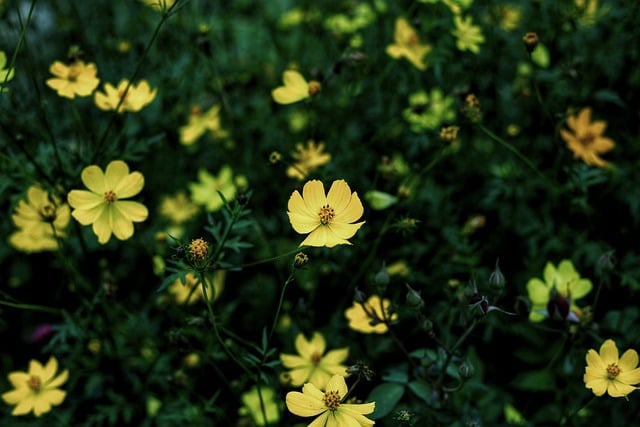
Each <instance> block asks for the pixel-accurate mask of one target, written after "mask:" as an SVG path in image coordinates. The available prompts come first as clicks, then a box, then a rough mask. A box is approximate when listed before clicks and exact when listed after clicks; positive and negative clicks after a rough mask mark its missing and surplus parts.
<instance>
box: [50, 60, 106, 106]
mask: <svg viewBox="0 0 640 427" xmlns="http://www.w3.org/2000/svg"><path fill="white" fill-rule="evenodd" d="M49 71H50V72H51V74H53V75H54V76H55V77H52V78H50V79H47V86H49V87H50V88H51V89H53V90H55V91H56V92H57V93H58V95H60V96H62V97H65V98H71V99H73V98H75V97H76V95H77V96H89V95H91V94H92V93H93V91H94V90H95V88H96V87H98V84H100V79H99V78H98V77H96V76H97V74H98V68H97V67H96V64H94V63H89V64H85V63H84V62H83V61H81V60H79V59H76V60H75V61H73V62H72V63H70V64H68V65H67V64H64V63H62V62H60V61H55V62H54V63H53V64H51V67H49Z"/></svg>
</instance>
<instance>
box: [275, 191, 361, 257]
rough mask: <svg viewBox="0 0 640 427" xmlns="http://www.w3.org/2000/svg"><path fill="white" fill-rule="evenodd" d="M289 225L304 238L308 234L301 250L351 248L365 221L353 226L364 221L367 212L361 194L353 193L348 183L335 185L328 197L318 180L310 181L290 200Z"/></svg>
mask: <svg viewBox="0 0 640 427" xmlns="http://www.w3.org/2000/svg"><path fill="white" fill-rule="evenodd" d="M288 208H289V211H288V212H287V214H288V215H289V222H291V226H292V227H293V229H294V230H295V231H296V232H298V233H300V234H307V233H309V235H308V236H307V238H306V239H304V240H303V241H302V243H300V246H305V245H307V246H327V247H329V248H332V247H334V246H335V245H350V244H351V243H350V242H349V241H348V240H347V239H350V238H351V237H353V236H354V235H355V234H356V232H357V231H358V229H360V227H362V224H364V223H365V221H362V222H358V223H355V224H353V222H355V221H357V220H358V219H360V217H362V214H363V213H364V208H363V207H362V202H361V201H360V198H359V197H358V193H356V192H354V193H351V189H350V188H349V185H348V184H347V183H346V182H345V181H344V180H342V179H341V180H337V181H333V184H331V188H330V189H329V193H328V194H327V195H326V196H325V193H324V185H323V184H322V182H320V181H317V180H312V181H307V183H306V184H304V187H303V188H302V196H301V195H300V193H299V192H298V190H296V191H294V192H293V194H292V195H291V197H290V198H289V204H288Z"/></svg>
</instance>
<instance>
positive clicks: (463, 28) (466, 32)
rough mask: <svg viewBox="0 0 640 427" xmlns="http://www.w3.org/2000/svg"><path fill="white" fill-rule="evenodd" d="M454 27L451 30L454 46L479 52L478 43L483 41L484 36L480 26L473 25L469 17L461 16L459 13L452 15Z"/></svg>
mask: <svg viewBox="0 0 640 427" xmlns="http://www.w3.org/2000/svg"><path fill="white" fill-rule="evenodd" d="M453 23H454V24H455V26H456V29H455V30H453V31H451V34H453V35H454V36H455V37H456V39H457V40H456V47H457V48H458V50H462V51H464V50H470V51H471V52H473V53H478V52H480V46H479V45H480V44H482V43H484V36H483V35H482V30H481V29H480V27H478V26H476V25H473V23H472V22H471V17H470V16H467V17H466V18H464V19H463V18H462V17H461V16H460V15H456V16H454V17H453Z"/></svg>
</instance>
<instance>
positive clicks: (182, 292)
mask: <svg viewBox="0 0 640 427" xmlns="http://www.w3.org/2000/svg"><path fill="white" fill-rule="evenodd" d="M226 274H227V272H226V271H225V270H216V271H215V272H214V273H213V274H211V275H209V276H207V296H208V297H209V301H211V302H213V301H215V300H216V299H218V296H219V295H220V292H222V289H223V288H224V279H225V276H226ZM211 284H213V291H212V290H211ZM169 293H170V294H171V295H173V299H174V300H175V302H177V303H178V304H195V303H196V302H197V301H204V293H203V292H202V285H201V284H200V281H199V280H198V279H197V278H196V276H195V275H194V274H193V273H187V274H186V275H185V283H182V281H181V280H180V278H178V279H176V280H175V282H173V283H172V284H171V285H170V286H169ZM212 297H213V298H212Z"/></svg>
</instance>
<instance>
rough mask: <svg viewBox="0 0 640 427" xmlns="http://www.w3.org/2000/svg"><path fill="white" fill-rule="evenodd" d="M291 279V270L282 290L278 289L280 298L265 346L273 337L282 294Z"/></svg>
mask: <svg viewBox="0 0 640 427" xmlns="http://www.w3.org/2000/svg"><path fill="white" fill-rule="evenodd" d="M293 279H294V275H293V272H292V273H291V274H289V277H287V280H286V281H285V282H284V285H283V286H282V290H281V291H280V300H279V301H278V308H277V309H276V315H275V316H274V318H273V323H272V324H271V330H270V331H269V335H268V337H267V346H268V344H269V343H270V342H271V338H272V337H273V332H274V331H275V330H276V326H277V325H278V319H279V318H280V311H281V310H282V304H283V302H284V294H285V292H286V290H287V285H289V283H291V282H293ZM263 362H264V360H263Z"/></svg>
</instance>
